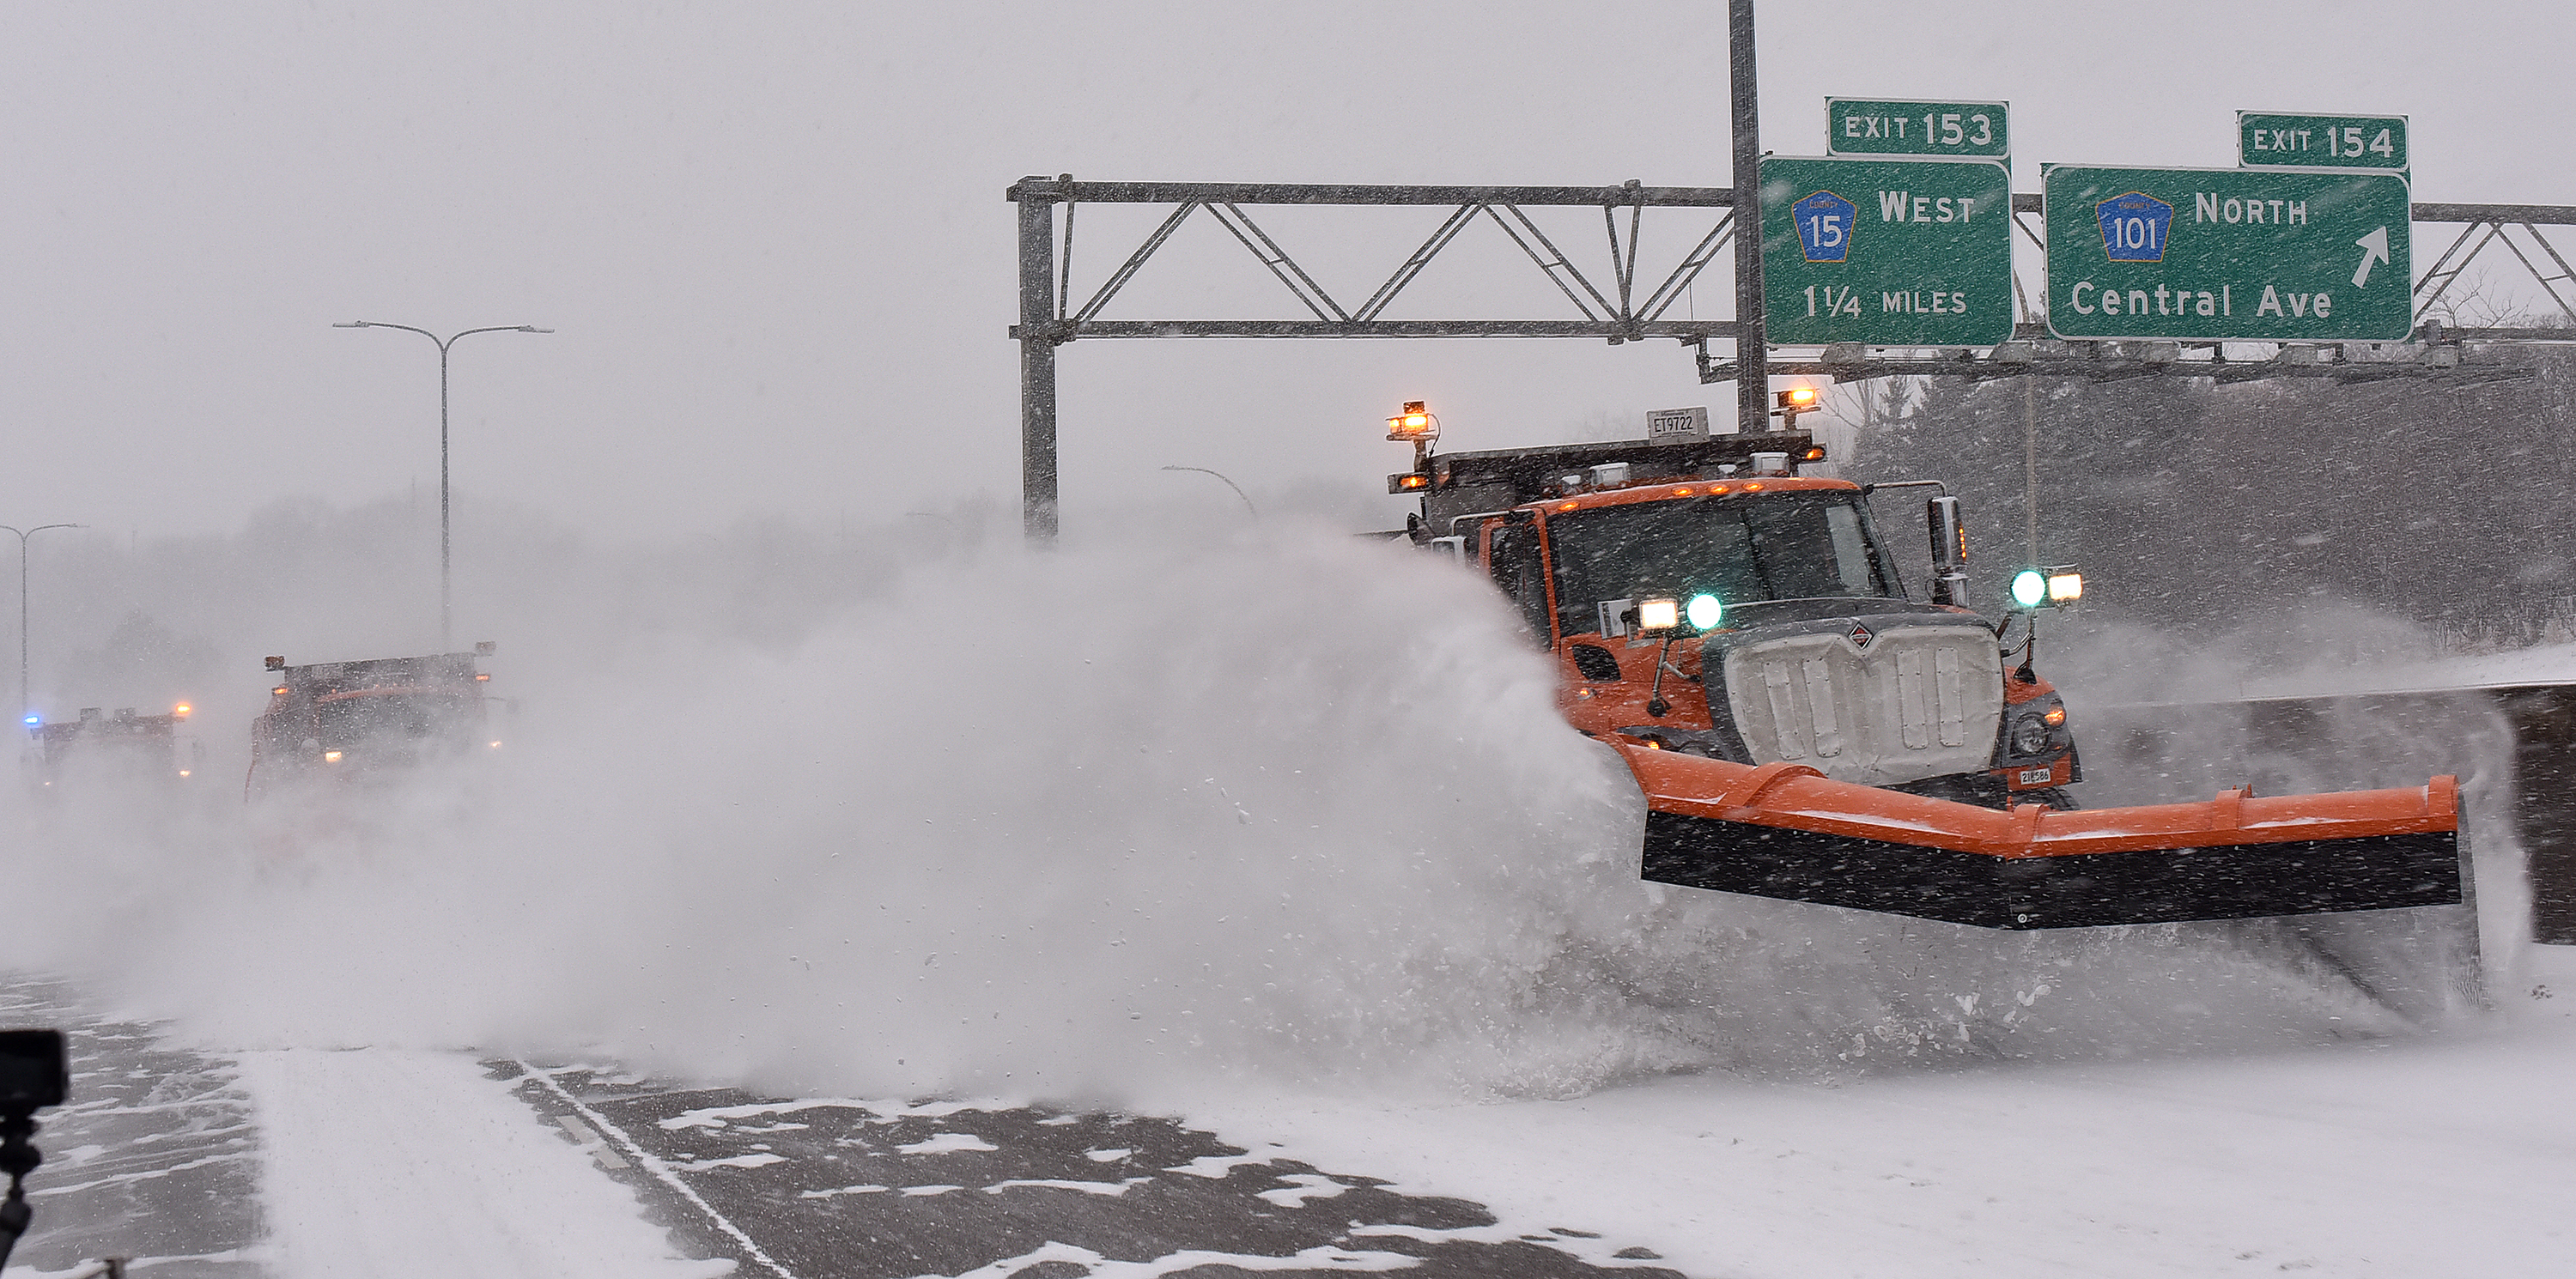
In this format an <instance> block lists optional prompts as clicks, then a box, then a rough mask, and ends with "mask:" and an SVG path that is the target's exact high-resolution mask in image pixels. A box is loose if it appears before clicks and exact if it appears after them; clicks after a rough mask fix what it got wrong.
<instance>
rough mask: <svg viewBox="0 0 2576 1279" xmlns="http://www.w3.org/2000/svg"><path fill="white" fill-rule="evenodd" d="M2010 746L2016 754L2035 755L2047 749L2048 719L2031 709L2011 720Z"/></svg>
mask: <svg viewBox="0 0 2576 1279" xmlns="http://www.w3.org/2000/svg"><path fill="white" fill-rule="evenodd" d="M2012 748H2013V754H2016V755H2037V754H2039V753H2040V752H2042V751H2045V750H2047V749H2048V719H2047V717H2046V716H2044V715H2042V714H2041V713H2040V712H2038V711H2031V712H2029V713H2027V714H2024V715H2022V716H2021V717H2020V718H2018V719H2015V720H2014V721H2013V727H2012Z"/></svg>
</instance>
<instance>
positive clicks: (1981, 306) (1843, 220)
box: [1761, 156, 2013, 346]
mask: <svg viewBox="0 0 2576 1279" xmlns="http://www.w3.org/2000/svg"><path fill="white" fill-rule="evenodd" d="M1761 225H1762V298H1763V308H1762V314H1763V320H1762V323H1763V327H1764V336H1765V338H1766V339H1767V340H1769V341H1771V342H1774V343H1778V344H1780V345H1783V346H1808V345H1819V346H1820V345H1823V344H1825V343H1828V342H1861V343H1866V344H1869V345H1872V346H1993V345H1994V344H1996V343H1998V342H2003V341H2006V340H2009V339H2010V338H2011V337H2012V325H2013V299H2012V182H2011V178H2010V171H2009V170H2008V169H2007V168H2006V167H2005V165H2004V163H2003V162H2002V161H1999V160H1850V159H1803V158H1796V157H1787V156H1766V157H1764V158H1763V161H1762V223H1761Z"/></svg>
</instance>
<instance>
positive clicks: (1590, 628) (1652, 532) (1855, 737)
mask: <svg viewBox="0 0 2576 1279" xmlns="http://www.w3.org/2000/svg"><path fill="white" fill-rule="evenodd" d="M1822 456H1823V450H1822V449H1820V448H1818V447H1817V446H1816V445H1815V443H1814V441H1813V439H1812V438H1811V437H1809V436H1807V435H1805V434H1803V433H1799V432H1793V431H1783V432H1770V433H1766V434H1760V435H1738V436H1723V435H1721V436H1713V437H1709V438H1707V439H1704V440H1699V441H1685V442H1679V443H1671V444H1654V443H1649V442H1646V441H1630V442H1624V443H1616V444H1606V445H1605V444H1586V445H1568V446H1559V447H1554V448H1540V449H1517V450H1498V451H1494V452H1490V453H1465V454H1429V453H1427V452H1426V453H1423V454H1421V455H1419V456H1418V457H1417V461H1416V466H1415V470H1414V471H1413V472H1412V473H1410V474H1409V475H1398V476H1395V477H1391V480H1390V488H1393V489H1395V490H1397V491H1407V490H1411V491H1418V492H1420V493H1421V495H1422V499H1423V512H1422V514H1421V515H1420V516H1419V517H1417V518H1415V519H1414V520H1412V521H1410V528H1409V530H1408V531H1409V533H1410V534H1411V536H1412V537H1413V538H1414V540H1416V541H1417V542H1420V543H1426V544H1441V545H1444V546H1445V548H1446V549H1449V550H1452V551H1454V552H1455V553H1457V554H1458V555H1460V556H1461V558H1463V559H1466V560H1468V561H1470V562H1472V563H1474V564H1476V565H1477V566H1479V567H1481V568H1482V569H1483V571H1484V572H1486V573H1487V574H1488V575H1490V576H1491V578H1492V579H1493V582H1494V584H1495V586H1496V587H1497V588H1498V589H1500V590H1501V591H1502V592H1503V594H1504V595H1506V596H1507V597H1509V598H1510V599H1511V600H1512V601H1513V603H1514V604H1515V605H1516V606H1517V607H1518V609H1519V612H1520V615H1521V618H1522V621H1523V622H1524V624H1525V625H1526V626H1527V628H1528V631H1529V634H1530V637H1531V638H1532V639H1533V640H1534V641H1535V642H1537V643H1539V644H1541V645H1542V646H1544V647H1545V648H1546V649H1547V650H1548V651H1549V652H1550V653H1551V654H1552V655H1553V656H1554V658H1555V660H1556V663H1557V667H1558V670H1559V672H1560V681H1559V694H1558V701H1559V704H1560V707H1561V708H1562V710H1563V711H1564V713H1565V716H1566V718H1567V719H1568V720H1569V721H1571V722H1572V723H1573V724H1574V725H1575V727H1577V728H1578V729H1581V730H1582V731H1584V732H1586V733H1591V734H1595V735H1603V734H1622V735H1626V736H1629V737H1633V738H1637V739H1640V740H1643V741H1645V742H1647V743H1648V744H1650V745H1653V746H1655V747H1658V748H1660V749H1665V750H1673V751H1680V752H1685V753H1689V754H1698V755H1706V756H1709V757H1712V758H1717V759H1725V760H1731V761H1733V762H1736V763H1741V764H1769V763H1775V762H1786V763H1792V764H1802V765H1805V766H1807V767H1810V768H1814V769H1816V770H1818V771H1819V772H1821V773H1823V774H1824V775H1825V776H1827V777H1830V778H1833V779H1835V780H1837V781H1848V782H1855V783H1859V784H1863V785H1869V786H1878V787H1887V788H1893V789H1898V790H1905V791H1912V792H1915V793H1920V794H1928V795H1935V796H1938V797H1941V798H1946V799H1958V800H1965V801H1969V802H1974V803H1982V804H1988V805H2003V804H2008V803H2011V802H2015V801H2019V802H2026V803H2027V802H2037V803H2045V804H2048V805H2050V806H2052V807H2061V808H2068V807H2073V806H2074V805H2073V801H2072V800H2071V798H2070V797H2068V796H2067V794H2066V792H2065V788H2066V787H2067V786H2069V785H2072V784H2073V783H2075V782H2077V781H2079V780H2081V776H2082V773H2081V765H2080V763H2079V761H2078V758H2077V755H2076V751H2075V744H2074V739H2073V737H2072V735H2071V734H2070V733H2069V732H2068V730H2067V726H2066V708H2065V706H2064V705H2063V703H2062V702H2061V701H2060V700H2059V698H2058V696H2057V692H2056V690H2055V689H2054V688H2053V687H2052V686H2051V685H2050V684H2049V683H2048V682H2047V681H2045V680H2043V679H2041V678H2040V677H2039V675H2038V674H2037V672H2036V671H2035V670H2033V669H2032V667H2031V664H2030V662H2029V661H2028V660H2027V657H2028V647H2027V645H2025V647H2024V648H2023V650H2022V652H2023V655H2024V659H2025V660H2023V661H2022V662H2021V663H2020V664H2019V665H2018V666H2017V667H2013V668H2010V669H2008V668H2007V666H2006V664H2005V658H2006V656H2007V653H2006V650H2005V648H2004V647H2003V644H2002V642H2001V637H2002V634H2003V627H2001V626H1999V625H1998V624H1996V623H1992V622H1989V621H1988V620H1987V619H1986V618H1984V617H1983V616H1981V615H1979V614H1978V613H1976V612H1974V611H1972V610H1971V609H1969V608H1967V607H1965V605H1964V602H1963V599H1962V597H1963V596H1964V593H1965V592H1964V579H1963V578H1962V577H1961V576H1960V575H1959V574H1958V573H1957V572H1956V571H1955V570H1956V567H1957V566H1956V565H1955V564H1946V565H1945V564H1944V563H1942V562H1941V558H1940V556H1939V554H1938V550H1937V544H1938V543H1939V542H1940V541H1941V539H1942V537H1943V523H1944V520H1943V518H1942V508H1940V507H1939V506H1938V505H1936V506H1935V507H1934V508H1933V511H1932V516H1933V518H1932V521H1931V523H1932V529H1933V538H1934V541H1935V543H1936V558H1935V562H1934V565H1933V571H1932V573H1931V574H1929V575H1927V577H1926V579H1925V581H1926V584H1927V585H1928V586H1929V587H1931V589H1930V590H1927V591H1926V592H1925V594H1926V595H1927V597H1928V598H1923V599H1917V598H1915V597H1914V596H1913V595H1911V594H1909V592H1908V590H1907V585H1906V582H1905V580H1904V577H1903V575H1902V573H1901V572H1900V571H1899V567H1898V564H1897V560H1896V557H1895V556H1894V555H1893V554H1892V553H1891V552H1890V550H1889V548H1888V546H1887V544H1886V542H1885V540H1884V539H1883V538H1882V537H1881V535H1880V532H1879V529H1878V527H1877V524H1876V521H1875V519H1874V518H1873V510H1872V505H1871V501H1870V497H1871V490H1870V489H1867V488H1864V487H1862V486H1861V485H1858V484H1854V483H1851V482H1849V481H1846V480H1841V479H1828V478H1822V477H1814V476H1803V475H1798V474H1796V473H1795V467H1796V462H1797V461H1798V460H1799V459H1802V458H1803V459H1807V460H1820V459H1821V458H1822ZM1949 501H1950V499H1947V498H1946V497H1944V498H1939V499H1935V502H1936V503H1943V502H1949ZM1950 509H1951V510H1955V504H1953V505H1952V506H1951V508H1950ZM2025 634H2027V631H2025Z"/></svg>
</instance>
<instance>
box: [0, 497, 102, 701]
mask: <svg viewBox="0 0 2576 1279" xmlns="http://www.w3.org/2000/svg"><path fill="white" fill-rule="evenodd" d="M88 527H89V526H88V525H86V524H39V525H37V526H36V527H34V528H31V529H18V528H10V526H8V525H6V524H0V529H8V530H9V531H10V532H12V533H15V534H17V535H18V713H19V714H20V715H25V714H27V713H28V712H29V711H30V710H31V709H33V708H31V707H29V706H28V705H27V539H28V538H31V537H34V536H35V535H37V534H38V533H42V532H44V531H45V530H46V529H49V528H88Z"/></svg>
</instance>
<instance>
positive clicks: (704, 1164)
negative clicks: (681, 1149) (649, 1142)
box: [671, 1150, 787, 1172]
mask: <svg viewBox="0 0 2576 1279" xmlns="http://www.w3.org/2000/svg"><path fill="white" fill-rule="evenodd" d="M785 1162H787V1156H785V1155H773V1154H771V1153H769V1152H768V1151H766V1150H764V1151H762V1152H760V1153H759V1154H756V1155H735V1156H733V1157H731V1158H728V1159H697V1160H692V1161H690V1162H688V1163H684V1164H673V1165H671V1168H672V1170H673V1171H674V1172H705V1171H706V1170H708V1169H709V1168H766V1167H768V1166H769V1165H771V1164H783V1163H785Z"/></svg>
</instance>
